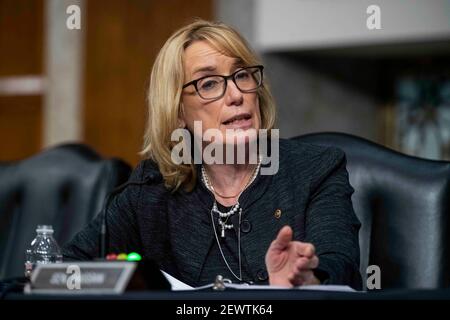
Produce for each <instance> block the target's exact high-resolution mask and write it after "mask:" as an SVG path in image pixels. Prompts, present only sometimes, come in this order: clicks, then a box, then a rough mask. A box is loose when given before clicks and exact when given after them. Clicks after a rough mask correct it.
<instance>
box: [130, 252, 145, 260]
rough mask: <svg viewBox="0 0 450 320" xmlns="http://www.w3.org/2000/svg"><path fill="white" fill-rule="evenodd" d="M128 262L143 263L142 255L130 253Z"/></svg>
mask: <svg viewBox="0 0 450 320" xmlns="http://www.w3.org/2000/svg"><path fill="white" fill-rule="evenodd" d="M127 260H128V261H141V260H142V257H141V255H140V254H139V253H136V252H130V253H129V254H128V257H127Z"/></svg>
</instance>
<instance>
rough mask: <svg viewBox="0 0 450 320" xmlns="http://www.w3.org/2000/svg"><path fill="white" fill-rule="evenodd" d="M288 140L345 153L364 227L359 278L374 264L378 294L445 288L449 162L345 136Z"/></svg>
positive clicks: (356, 208)
mask: <svg viewBox="0 0 450 320" xmlns="http://www.w3.org/2000/svg"><path fill="white" fill-rule="evenodd" d="M292 139H295V140H298V141H302V142H307V143H312V144H319V145H326V146H335V147H338V148H340V149H342V150H343V151H344V152H345V153H346V156H347V170H348V172H349V179H350V184H351V185H352V186H353V188H354V189H355V192H354V194H353V196H352V201H353V207H354V209H355V213H356V215H357V216H358V218H359V219H360V221H361V223H362V227H361V231H360V235H359V238H360V247H361V248H360V249H361V270H360V271H361V275H362V277H363V279H366V278H367V273H366V272H367V267H368V266H369V265H377V266H379V267H380V270H381V287H382V289H383V288H441V287H448V286H449V274H448V271H449V266H450V263H449V261H450V255H449V246H450V242H449V240H450V234H449V223H450V222H449V214H450V162H446V161H433V160H426V159H422V158H417V157H411V156H407V155H405V154H402V153H399V152H396V151H393V150H391V149H388V148H386V147H384V146H381V145H379V144H376V143H373V142H371V141H369V140H365V139H363V138H359V137H356V136H353V135H349V134H344V133H314V134H307V135H303V136H298V137H294V138H292ZM369 275H370V274H369ZM364 287H365V286H364Z"/></svg>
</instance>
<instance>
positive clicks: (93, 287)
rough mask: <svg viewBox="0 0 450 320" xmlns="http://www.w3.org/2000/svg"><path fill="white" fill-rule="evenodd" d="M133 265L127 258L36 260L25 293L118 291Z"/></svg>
mask: <svg viewBox="0 0 450 320" xmlns="http://www.w3.org/2000/svg"><path fill="white" fill-rule="evenodd" d="M136 265H137V263H135V262H128V261H123V262H122V261H121V262H65V263H55V264H38V265H37V266H36V269H35V270H34V271H33V273H32V275H31V283H30V284H29V285H27V286H26V287H25V293H32V294H34V293H44V294H77V293H81V294H121V293H123V292H124V291H125V289H126V287H127V285H128V283H129V282H130V279H131V277H132V275H133V272H134V270H135V269H136Z"/></svg>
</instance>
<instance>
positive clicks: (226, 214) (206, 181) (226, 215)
mask: <svg viewBox="0 0 450 320" xmlns="http://www.w3.org/2000/svg"><path fill="white" fill-rule="evenodd" d="M261 160H262V158H261V157H259V158H258V165H257V166H256V169H255V171H254V173H253V176H252V178H251V179H250V180H249V182H248V183H247V184H246V185H245V187H244V189H242V191H241V192H240V193H239V195H238V199H239V197H240V196H241V194H242V192H244V190H245V189H246V188H247V187H248V186H249V185H251V184H252V183H253V181H254V180H255V179H256V177H257V176H258V172H259V169H260V167H261ZM202 180H203V183H204V184H205V186H206V188H207V189H208V190H209V191H211V192H212V193H213V194H214V189H213V188H212V185H211V183H210V182H209V179H208V176H207V175H206V171H205V168H204V167H203V166H202ZM238 210H239V230H238V256H239V261H238V262H239V277H238V276H237V275H236V274H235V273H234V272H233V270H232V269H231V267H230V265H229V264H228V261H227V259H226V258H225V255H224V254H223V250H222V246H221V245H220V241H219V236H218V235H217V230H216V226H215V224H214V217H213V212H218V213H219V225H220V227H221V237H222V238H225V229H231V228H233V224H232V223H230V224H226V222H227V220H228V218H229V217H230V216H232V215H233V214H235V213H236V212H237V211H238ZM210 214H211V224H212V228H213V230H214V236H215V238H216V241H217V245H218V246H219V250H220V254H221V255H222V259H223V261H224V262H225V265H226V266H227V268H228V270H230V272H231V274H232V275H233V276H234V277H235V278H236V279H237V280H239V281H242V261H241V217H242V208H240V205H239V200H238V202H237V203H236V204H235V205H234V206H233V207H232V208H231V209H230V210H229V211H228V212H220V210H219V208H218V207H217V202H216V199H215V198H214V204H213V207H212V209H211V211H210ZM222 218H226V220H225V221H222Z"/></svg>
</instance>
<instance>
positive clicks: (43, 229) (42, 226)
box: [36, 224, 53, 233]
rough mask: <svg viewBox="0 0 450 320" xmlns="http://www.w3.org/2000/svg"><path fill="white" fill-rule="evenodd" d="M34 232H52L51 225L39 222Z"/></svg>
mask: <svg viewBox="0 0 450 320" xmlns="http://www.w3.org/2000/svg"><path fill="white" fill-rule="evenodd" d="M36 232H39V233H42V232H45V233H53V227H52V226H50V225H45V224H40V225H38V226H37V228H36Z"/></svg>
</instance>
